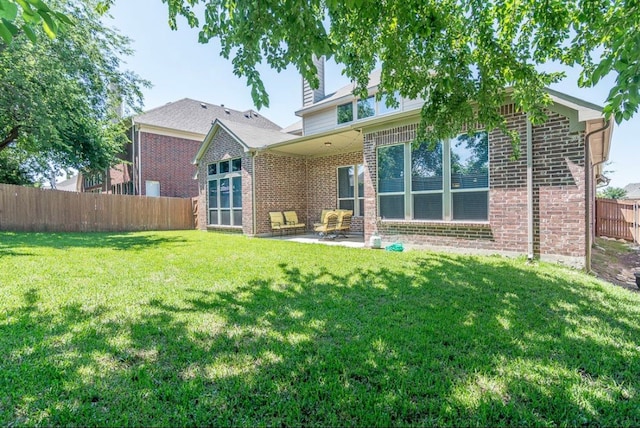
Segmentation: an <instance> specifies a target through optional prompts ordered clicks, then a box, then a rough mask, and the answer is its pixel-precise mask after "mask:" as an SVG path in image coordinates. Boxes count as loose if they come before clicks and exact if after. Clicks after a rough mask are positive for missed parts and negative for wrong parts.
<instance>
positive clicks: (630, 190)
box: [624, 183, 640, 199]
mask: <svg viewBox="0 0 640 428" xmlns="http://www.w3.org/2000/svg"><path fill="white" fill-rule="evenodd" d="M624 190H626V191H627V195H626V196H625V199H640V183H630V184H627V185H626V186H624Z"/></svg>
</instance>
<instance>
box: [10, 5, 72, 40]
mask: <svg viewBox="0 0 640 428" xmlns="http://www.w3.org/2000/svg"><path fill="white" fill-rule="evenodd" d="M19 12H21V13H19ZM40 24H41V25H42V29H43V30H44V32H45V34H46V35H47V36H48V37H49V38H50V39H53V38H54V37H55V36H56V34H57V33H58V31H60V27H61V26H64V25H73V21H72V19H71V18H70V17H69V16H67V15H66V14H64V13H62V12H60V11H54V10H52V9H51V8H50V7H49V6H48V5H47V4H46V3H44V2H43V1H42V0H0V36H1V37H2V39H3V40H4V42H5V43H6V44H9V43H11V41H12V40H13V38H14V37H15V36H16V35H17V34H19V33H20V32H24V34H25V35H26V36H27V37H28V38H29V40H31V41H32V42H34V43H35V42H36V41H37V35H36V34H37V33H36V28H37V27H38V26H39V25H40Z"/></svg>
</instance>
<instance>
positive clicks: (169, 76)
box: [104, 0, 640, 187]
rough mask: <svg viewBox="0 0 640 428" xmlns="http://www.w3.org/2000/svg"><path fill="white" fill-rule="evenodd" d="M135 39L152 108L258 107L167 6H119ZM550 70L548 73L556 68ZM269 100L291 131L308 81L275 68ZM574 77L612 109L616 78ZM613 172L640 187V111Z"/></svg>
mask: <svg viewBox="0 0 640 428" xmlns="http://www.w3.org/2000/svg"><path fill="white" fill-rule="evenodd" d="M104 21H105V24H106V25H108V26H110V27H114V28H116V29H118V30H119V32H120V33H121V34H123V35H125V36H128V37H129V38H130V39H131V40H132V43H131V47H132V48H133V50H134V54H133V55H132V56H130V57H127V58H125V59H124V61H125V64H124V66H123V68H125V69H127V70H130V71H133V72H134V73H136V74H138V75H139V76H140V77H142V78H143V79H146V80H149V81H150V82H151V84H152V85H153V86H152V87H151V88H147V89H144V90H143V94H144V109H145V110H149V109H151V108H154V107H159V106H162V105H164V104H166V103H169V102H172V101H177V100H180V99H183V98H192V99H195V100H198V101H204V102H208V103H211V104H217V105H221V104H224V105H225V106H227V107H229V108H232V109H235V110H240V111H244V110H248V109H250V108H253V109H255V107H254V103H253V101H252V99H251V89H250V88H249V87H248V86H247V85H246V81H245V80H244V79H241V78H238V77H237V76H235V75H234V74H233V67H232V64H231V59H229V60H227V59H225V58H223V57H222V56H220V54H219V52H220V45H219V43H218V42H217V41H215V40H212V41H210V42H209V43H208V44H200V43H198V30H194V29H191V28H189V26H188V25H187V23H186V21H185V20H183V19H182V20H180V19H179V20H178V27H179V28H178V30H177V31H172V30H171V29H170V28H169V24H168V14H167V7H166V5H165V4H164V3H162V1H161V0H116V2H115V4H114V6H113V7H112V9H111V11H110V16H109V17H105V19H104ZM553 68H554V66H549V67H547V69H549V70H550V69H553ZM259 71H260V73H261V76H262V79H263V82H264V84H265V88H266V90H267V92H268V94H269V99H270V103H269V107H268V108H262V109H261V110H259V111H260V113H261V114H262V115H264V116H265V117H267V118H268V119H270V120H272V121H273V122H275V123H277V124H278V125H280V126H282V127H286V126H288V125H290V124H292V123H294V122H296V121H298V120H299V119H300V118H299V117H297V116H295V114H294V112H295V111H296V110H298V109H299V108H300V107H301V106H302V80H301V78H300V75H299V74H298V72H297V71H296V70H295V69H294V68H292V67H291V68H289V69H286V70H284V71H282V72H280V73H278V72H277V71H276V70H272V69H270V68H268V67H267V66H265V67H262V68H260V69H259ZM341 71H342V67H340V66H339V65H337V64H335V62H333V61H331V60H329V61H327V64H326V66H325V91H326V93H331V92H333V91H335V90H337V89H339V88H341V87H342V86H345V85H346V84H348V83H349V80H348V79H347V78H346V77H345V76H343V75H342V73H341ZM565 71H566V72H567V78H566V79H565V80H563V81H562V82H561V83H558V84H555V85H553V86H552V88H553V89H555V90H558V91H560V92H564V93H566V94H569V95H572V96H575V97H577V98H581V99H583V100H585V101H589V102H592V103H595V104H597V105H604V101H605V100H606V98H607V94H608V93H609V89H610V87H611V85H612V82H613V78H612V77H611V76H609V77H608V78H606V79H605V80H604V81H603V82H600V84H598V86H596V87H595V88H588V89H585V88H578V86H577V84H576V82H577V75H578V73H577V72H576V71H575V70H571V69H566V70H565ZM609 160H610V161H611V163H610V164H609V165H607V166H606V167H605V170H606V171H609V172H607V173H606V175H607V176H608V177H609V178H610V179H611V182H610V186H612V187H624V186H626V185H627V184H629V183H640V113H636V115H635V116H634V117H633V118H632V119H631V120H629V121H626V122H623V123H622V124H620V125H616V126H615V128H614V130H613V140H612V144H611V151H610V154H609Z"/></svg>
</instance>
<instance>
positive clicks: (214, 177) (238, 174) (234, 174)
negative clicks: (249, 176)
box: [207, 158, 244, 228]
mask: <svg viewBox="0 0 640 428" xmlns="http://www.w3.org/2000/svg"><path fill="white" fill-rule="evenodd" d="M236 160H240V169H239V170H238V171H233V161H236ZM225 162H228V163H229V172H226V173H220V164H221V163H225ZM212 164H216V174H211V175H210V174H209V165H212ZM234 178H240V185H241V186H242V158H230V159H221V160H219V161H215V162H211V163H209V164H207V225H209V226H218V227H230V228H241V227H242V214H241V216H240V218H241V220H240V224H235V219H234V215H233V214H234V211H238V210H239V211H240V213H242V210H243V209H244V207H243V206H242V192H240V206H239V207H238V206H236V205H235V200H234V197H233V179H234ZM225 179H228V180H229V207H228V208H224V207H222V206H221V205H222V204H221V203H220V197H221V193H220V182H221V181H222V180H225ZM212 181H215V183H216V184H215V185H216V198H217V199H216V207H215V208H210V202H209V197H210V195H211V190H210V186H211V182H212ZM213 211H215V212H216V214H217V219H218V222H217V223H211V214H212V212H213ZM223 211H228V212H229V223H230V224H221V222H220V220H221V218H222V212H223Z"/></svg>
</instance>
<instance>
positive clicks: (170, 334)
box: [0, 231, 640, 426]
mask: <svg viewBox="0 0 640 428" xmlns="http://www.w3.org/2000/svg"><path fill="white" fill-rule="evenodd" d="M585 424H588V425H606V426H631V425H636V426H637V425H638V424H640V293H633V292H631V291H628V290H625V289H622V288H618V287H614V286H612V285H609V284H606V283H604V282H601V281H599V280H597V279H595V278H593V277H590V276H587V275H584V274H582V273H579V272H577V271H572V270H568V269H564V268H561V267H558V266H554V265H549V264H544V263H540V264H534V265H527V264H526V263H525V262H524V260H510V259H505V258H500V257H465V256H457V255H445V254H437V253H427V252H407V253H389V252H384V251H373V250H361V249H349V248H340V247H329V246H323V245H308V244H307V245H305V244H296V243H291V242H278V241H272V240H265V239H251V238H246V237H242V236H232V235H223V234H214V233H202V232H196V231H189V232H163V233H132V234H14V233H0V425H2V426H14V425H100V426H114V425H154V426H157V425H163V426H168V425H171V426H175V425H225V426H226V425H239V426H256V425H257V426H266V425H269V426H274V425H305V426H306V425H323V426H326V425H332V426H335V425H341V426H342V425H349V426H351V425H375V426H388V425H403V426H404V425H519V426H524V425H535V426H555V425H571V426H575V425H585Z"/></svg>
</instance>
